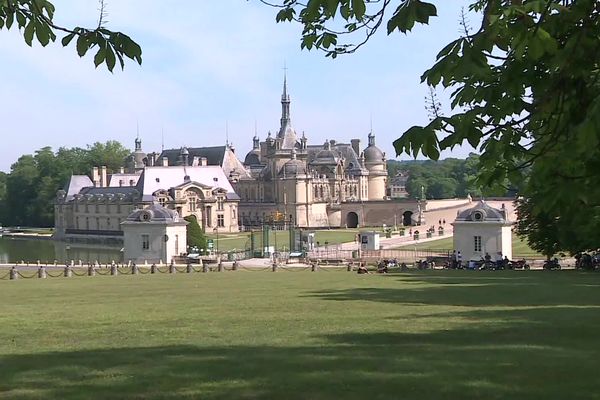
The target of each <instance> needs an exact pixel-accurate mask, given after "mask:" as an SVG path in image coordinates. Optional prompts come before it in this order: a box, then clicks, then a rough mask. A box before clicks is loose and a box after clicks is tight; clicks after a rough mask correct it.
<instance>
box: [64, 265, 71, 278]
mask: <svg viewBox="0 0 600 400" xmlns="http://www.w3.org/2000/svg"><path fill="white" fill-rule="evenodd" d="M63 275H64V276H65V278H70V277H71V276H72V275H73V270H72V269H71V267H69V266H68V265H67V266H66V267H65V270H64V274H63Z"/></svg>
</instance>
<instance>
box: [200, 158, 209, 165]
mask: <svg viewBox="0 0 600 400" xmlns="http://www.w3.org/2000/svg"><path fill="white" fill-rule="evenodd" d="M200 165H201V166H203V167H206V166H207V165H208V161H207V160H206V157H201V158H200Z"/></svg>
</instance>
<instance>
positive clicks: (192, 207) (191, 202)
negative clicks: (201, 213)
mask: <svg viewBox="0 0 600 400" xmlns="http://www.w3.org/2000/svg"><path fill="white" fill-rule="evenodd" d="M197 201H198V200H197V198H196V196H189V197H188V211H189V212H194V211H196V202H197Z"/></svg>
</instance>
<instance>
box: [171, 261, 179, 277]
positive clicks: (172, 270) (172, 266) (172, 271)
mask: <svg viewBox="0 0 600 400" xmlns="http://www.w3.org/2000/svg"><path fill="white" fill-rule="evenodd" d="M176 272H177V270H176V269H175V264H173V262H172V261H171V264H169V273H170V274H174V273H176Z"/></svg>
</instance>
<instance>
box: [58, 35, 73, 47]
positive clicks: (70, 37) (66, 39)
mask: <svg viewBox="0 0 600 400" xmlns="http://www.w3.org/2000/svg"><path fill="white" fill-rule="evenodd" d="M74 37H75V34H74V33H69V34H68V35H67V36H65V37H64V38H62V41H61V43H62V45H63V46H65V47H66V46H68V45H69V43H71V40H73V38H74Z"/></svg>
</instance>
